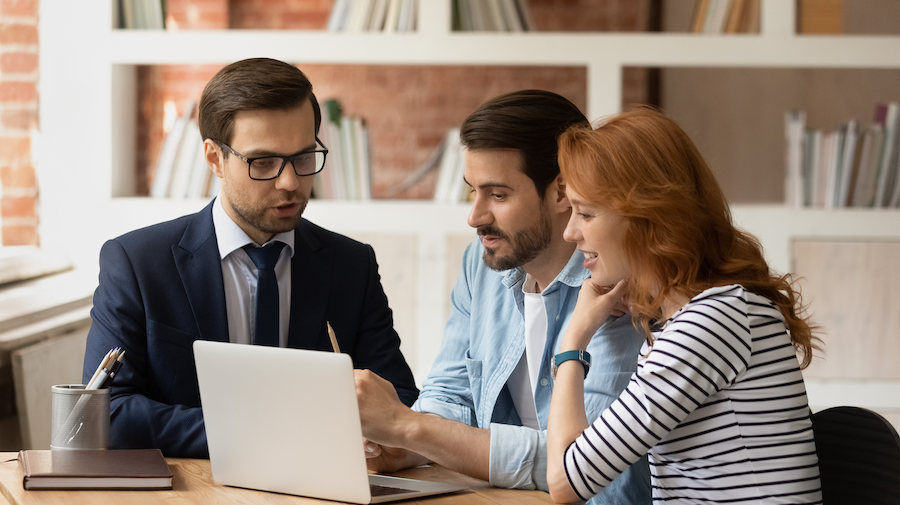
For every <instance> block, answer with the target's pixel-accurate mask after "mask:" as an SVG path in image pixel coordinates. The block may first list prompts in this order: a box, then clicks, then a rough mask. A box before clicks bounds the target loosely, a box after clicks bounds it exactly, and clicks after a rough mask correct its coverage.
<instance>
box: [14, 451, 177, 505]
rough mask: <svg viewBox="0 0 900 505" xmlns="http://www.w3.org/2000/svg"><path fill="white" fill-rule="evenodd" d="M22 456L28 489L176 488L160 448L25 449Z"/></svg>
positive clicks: (20, 459)
mask: <svg viewBox="0 0 900 505" xmlns="http://www.w3.org/2000/svg"><path fill="white" fill-rule="evenodd" d="M18 459H19V465H20V466H21V467H22V486H23V487H24V488H25V489H26V490H33V489H107V490H113V489H132V490H135V489H142V490H154V489H172V472H171V470H170V469H169V465H168V464H167V463H166V459H165V458H164V457H163V455H162V452H160V450H159V449H126V450H101V449H96V450H77V451H43V450H23V451H19V458H18ZM126 501H127V500H126Z"/></svg>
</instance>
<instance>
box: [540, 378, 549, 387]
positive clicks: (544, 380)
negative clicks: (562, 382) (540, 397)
mask: <svg viewBox="0 0 900 505" xmlns="http://www.w3.org/2000/svg"><path fill="white" fill-rule="evenodd" d="M547 384H550V381H548V380H547V378H546V377H544V378H543V379H541V386H546V385H547Z"/></svg>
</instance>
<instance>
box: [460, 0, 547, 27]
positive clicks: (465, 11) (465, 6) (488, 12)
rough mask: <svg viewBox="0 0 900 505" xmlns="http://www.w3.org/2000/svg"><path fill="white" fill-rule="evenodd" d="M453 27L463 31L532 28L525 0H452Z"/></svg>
mask: <svg viewBox="0 0 900 505" xmlns="http://www.w3.org/2000/svg"><path fill="white" fill-rule="evenodd" d="M453 29H454V30H456V31H464V32H528V31H532V30H534V24H533V23H532V21H531V13H530V12H529V11H528V1H527V0H453Z"/></svg>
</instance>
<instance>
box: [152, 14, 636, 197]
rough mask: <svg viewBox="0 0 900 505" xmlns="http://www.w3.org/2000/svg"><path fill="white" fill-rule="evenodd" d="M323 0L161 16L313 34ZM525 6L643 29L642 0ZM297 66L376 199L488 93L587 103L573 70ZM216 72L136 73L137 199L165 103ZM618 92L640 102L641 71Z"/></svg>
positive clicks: (184, 23) (593, 24)
mask: <svg viewBox="0 0 900 505" xmlns="http://www.w3.org/2000/svg"><path fill="white" fill-rule="evenodd" d="M421 1H438V0H421ZM440 1H444V0H440ZM332 3H333V0H230V1H228V0H168V6H169V8H168V19H169V24H170V27H171V26H172V20H174V22H175V23H177V25H178V26H179V27H182V28H216V27H217V26H212V25H213V24H214V23H213V22H212V21H210V20H211V18H212V17H213V14H214V13H215V12H214V11H215V9H216V8H218V9H219V11H218V12H219V13H220V14H221V13H222V12H224V13H225V15H226V16H227V17H229V18H230V22H229V26H230V27H231V28H247V29H322V28H324V26H325V24H326V22H327V19H328V14H329V13H330V10H331V6H332ZM215 6H217V7H215ZM530 6H531V9H532V16H533V18H534V22H535V25H536V27H537V28H538V29H539V30H560V29H566V30H618V31H635V30H644V29H645V28H644V27H645V26H646V25H647V18H648V12H649V0H603V1H599V2H598V1H588V0H583V1H577V0H531V1H530ZM191 12H193V13H194V14H193V18H191V14H190V13H191ZM204 13H205V14H204ZM204 16H205V17H204ZM204 19H205V20H206V21H202V22H201V20H204ZM216 22H218V23H221V22H222V19H218V21H216ZM218 27H220V28H221V27H224V26H218ZM298 66H299V67H300V69H302V70H303V71H304V72H305V73H306V74H307V76H308V77H309V78H310V81H312V83H313V88H314V91H315V93H316V97H317V98H318V99H319V100H320V102H323V101H324V100H326V99H328V98H337V99H338V100H339V101H340V103H341V105H342V106H343V109H344V113H345V114H346V115H353V114H355V115H360V116H362V117H363V118H364V119H365V120H366V122H367V125H368V127H369V129H370V132H371V136H372V156H373V160H372V164H373V169H372V172H373V176H372V195H373V197H375V198H378V197H381V196H382V195H384V194H385V193H386V192H387V191H388V190H389V189H390V188H392V187H395V186H396V185H397V184H399V183H400V182H401V181H402V180H403V179H404V178H405V177H406V176H407V175H408V174H409V173H411V172H412V171H413V170H415V168H416V167H417V166H419V164H421V163H422V162H423V161H424V160H426V159H427V158H428V155H429V154H430V153H431V151H432V150H433V149H434V147H435V146H436V145H437V144H438V143H439V142H440V140H441V138H442V137H443V135H444V133H445V132H446V130H447V129H448V128H450V127H453V126H459V124H460V123H461V122H462V120H463V119H465V117H466V116H467V115H468V114H469V113H470V112H471V111H472V110H474V109H475V108H476V107H477V106H478V105H480V104H481V103H482V102H484V101H486V100H488V99H490V98H492V97H494V96H496V95H499V94H501V93H504V92H507V91H513V90H517V89H525V88H540V89H546V90H550V91H554V92H557V93H559V94H561V95H563V96H565V97H567V98H569V99H570V100H572V102H573V103H575V104H576V105H577V106H579V107H580V108H581V109H582V110H584V109H585V108H586V104H587V98H586V92H587V72H586V70H585V69H584V68H581V67H578V68H575V67H495V66H491V67H463V66H393V65H305V64H302V63H301V64H299V65H298ZM219 68H220V67H218V66H209V65H201V66H154V67H142V68H141V69H140V70H139V83H140V84H139V86H140V89H139V97H140V100H141V103H140V116H139V121H140V125H139V139H138V149H139V154H138V181H139V182H138V188H137V189H138V193H139V194H147V192H148V188H149V185H150V181H152V173H150V172H152V170H153V168H152V167H154V165H155V162H156V158H157V156H158V154H159V150H160V147H161V145H162V141H163V138H164V132H163V129H162V126H163V107H164V104H165V103H166V102H167V101H172V102H174V104H175V105H176V107H177V109H178V112H179V113H181V109H182V106H183V104H184V102H185V101H186V100H187V99H188V98H193V99H195V100H198V99H199V96H200V92H201V91H202V90H203V86H204V85H205V84H206V82H207V81H208V80H209V79H210V78H211V77H212V76H213V75H214V74H215V72H216V71H217V70H218V69H219ZM624 86H625V93H624V95H625V96H624V102H625V103H632V102H644V101H646V96H647V95H646V72H645V71H644V70H643V69H626V72H625V76H624ZM435 182H436V181H435V179H434V177H433V176H432V177H431V178H427V179H425V180H424V181H422V182H421V183H419V184H418V185H416V186H414V187H412V188H410V189H409V190H407V191H405V192H403V193H401V194H400V195H398V196H397V197H398V198H431V196H432V193H433V191H434V184H435Z"/></svg>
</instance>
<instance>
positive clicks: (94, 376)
mask: <svg viewBox="0 0 900 505" xmlns="http://www.w3.org/2000/svg"><path fill="white" fill-rule="evenodd" d="M116 349H117V348H112V349H110V350H109V352H108V353H106V356H104V357H103V359H102V360H100V366H98V367H97V371H96V372H94V375H93V376H91V380H89V381H88V382H87V384H85V385H84V387H85V388H87V387H88V386H90V385H91V384H93V383H94V381H95V380H97V376H99V375H100V372H102V371H103V369H104V368H106V364H107V363H108V362H109V358H110V356H112V354H113V351H115V350H116Z"/></svg>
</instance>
